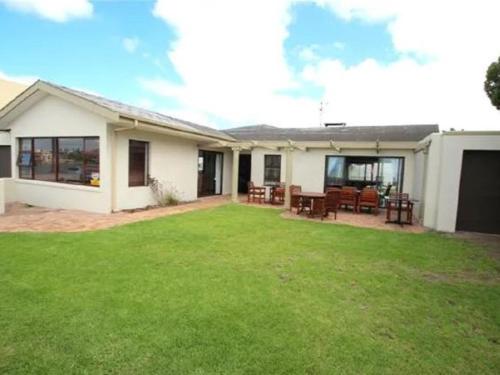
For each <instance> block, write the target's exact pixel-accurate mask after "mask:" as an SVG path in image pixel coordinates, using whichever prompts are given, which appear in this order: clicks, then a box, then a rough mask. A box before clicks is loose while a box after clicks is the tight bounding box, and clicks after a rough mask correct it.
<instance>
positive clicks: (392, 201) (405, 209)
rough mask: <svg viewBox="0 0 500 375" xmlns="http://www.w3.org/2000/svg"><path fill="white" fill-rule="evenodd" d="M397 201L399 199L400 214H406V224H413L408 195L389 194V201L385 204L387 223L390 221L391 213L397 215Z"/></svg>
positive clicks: (411, 208)
mask: <svg viewBox="0 0 500 375" xmlns="http://www.w3.org/2000/svg"><path fill="white" fill-rule="evenodd" d="M399 199H401V213H402V214H403V213H404V214H406V224H410V225H411V224H413V202H412V201H410V196H409V195H408V193H391V194H390V195H389V199H388V200H387V203H386V205H387V207H386V215H387V221H389V220H391V215H392V212H395V213H396V214H397V212H398V207H399V203H398V201H399Z"/></svg>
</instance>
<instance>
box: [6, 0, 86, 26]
mask: <svg viewBox="0 0 500 375" xmlns="http://www.w3.org/2000/svg"><path fill="white" fill-rule="evenodd" d="M2 3H3V4H5V6H7V8H10V9H12V10H16V11H20V12H24V13H34V14H37V15H38V16H40V17H42V18H45V19H48V20H51V21H56V22H66V21H68V20H70V19H73V18H88V17H90V16H92V12H93V9H94V7H93V5H92V3H91V2H90V1H89V0H0V4H2Z"/></svg>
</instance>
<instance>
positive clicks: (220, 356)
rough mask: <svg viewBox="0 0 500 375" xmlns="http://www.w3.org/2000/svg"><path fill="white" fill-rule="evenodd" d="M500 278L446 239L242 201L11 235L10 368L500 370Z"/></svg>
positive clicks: (5, 298) (3, 357)
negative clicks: (100, 226) (85, 228)
mask: <svg viewBox="0 0 500 375" xmlns="http://www.w3.org/2000/svg"><path fill="white" fill-rule="evenodd" d="M499 274H500V268H499V265H498V263H495V261H494V260H493V259H490V258H489V257H488V255H487V253H486V250H484V249H481V248H475V247H472V246H471V245H468V244H465V243H463V242H459V241H456V240H452V239H450V238H446V237H444V236H440V235H438V234H406V233H393V232H386V231H375V230H368V229H360V228H354V227H348V226H341V225H327V224H320V223H313V222H306V221H294V220H284V219H282V218H280V217H279V211H278V210H273V209H262V208H252V207H245V206H236V205H228V206H223V207H219V208H216V209H210V210H205V211H198V212H192V213H187V214H182V215H177V216H171V217H166V218H162V219H157V220H153V221H147V222H142V223H136V224H131V225H126V226H122V227H119V228H116V229H112V230H105V231H97V232H88V233H80V234H1V235H0V373H19V374H26V373H51V374H69V373H89V374H99V373H106V374H110V373H117V374H128V373H175V374H215V373H217V374H221V373H222V374H240V373H253V374H274V373H280V374H290V373H296V374H304V373H309V374H332V373H356V374H359V373H365V374H366V373H374V374H378V373H395V374H407V373H418V374H421V373H428V374H435V373H450V372H451V373H457V374H464V373H469V374H480V373H499V372H500V283H499Z"/></svg>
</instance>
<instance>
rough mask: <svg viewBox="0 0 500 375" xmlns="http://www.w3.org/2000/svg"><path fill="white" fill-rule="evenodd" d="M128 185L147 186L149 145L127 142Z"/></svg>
mask: <svg viewBox="0 0 500 375" xmlns="http://www.w3.org/2000/svg"><path fill="white" fill-rule="evenodd" d="M128 156H129V157H128V185H129V186H146V185H147V184H148V164H149V143H148V142H141V141H134V140H130V141H129V154H128Z"/></svg>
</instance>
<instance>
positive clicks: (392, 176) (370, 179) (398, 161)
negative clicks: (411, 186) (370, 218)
mask: <svg viewBox="0 0 500 375" xmlns="http://www.w3.org/2000/svg"><path fill="white" fill-rule="evenodd" d="M403 167H404V158H401V157H392V158H386V157H363V156H327V157H326V168H325V187H328V186H339V185H340V186H342V185H348V186H356V187H358V188H360V189H362V188H363V187H365V186H376V187H377V188H378V189H379V190H380V191H386V190H387V188H391V189H393V191H401V190H402V185H403Z"/></svg>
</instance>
